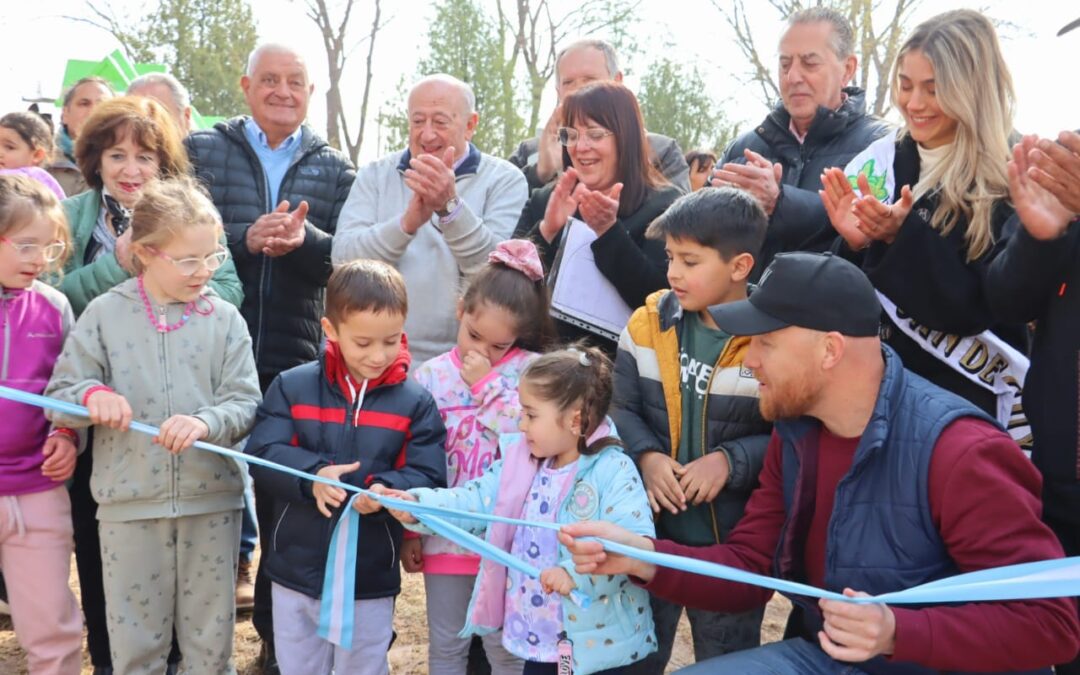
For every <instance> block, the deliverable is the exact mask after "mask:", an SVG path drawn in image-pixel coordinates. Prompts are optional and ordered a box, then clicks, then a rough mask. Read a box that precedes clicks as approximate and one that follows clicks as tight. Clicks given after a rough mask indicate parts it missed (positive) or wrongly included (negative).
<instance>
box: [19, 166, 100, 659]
mask: <svg viewBox="0 0 1080 675" xmlns="http://www.w3.org/2000/svg"><path fill="white" fill-rule="evenodd" d="M66 239H67V221H66V220H65V219H64V212H63V211H62V210H61V208H60V202H59V201H58V200H57V199H56V197H55V196H53V194H52V193H51V192H49V190H48V189H46V188H45V187H44V186H43V185H41V184H40V183H38V182H37V181H34V180H32V179H30V178H27V177H25V176H14V175H6V176H0V285H2V286H3V292H2V295H0V317H2V325H3V327H2V328H0V332H2V334H3V337H2V338H0V385H3V386H5V387H12V388H14V389H20V390H22V391H26V392H29V393H32V394H40V393H41V392H42V391H43V390H44V389H45V385H46V384H47V383H48V381H49V375H50V373H52V370H53V366H54V365H55V363H56V359H57V357H58V356H59V355H60V350H61V348H62V347H63V345H64V338H65V337H66V336H67V333H68V330H69V328H70V327H71V324H73V323H74V322H75V316H74V314H72V311H71V306H70V305H69V304H68V301H67V298H65V297H64V295H63V294H62V293H60V292H59V291H56V290H54V289H53V288H51V287H50V286H48V285H46V284H44V283H42V282H41V281H38V276H40V275H41V274H42V273H43V272H46V271H47V270H48V269H49V268H50V267H61V266H62V265H63V257H64V252H65V249H66V246H65V242H66ZM0 419H2V420H3V421H4V423H3V425H0V569H2V570H3V573H4V577H5V578H6V581H7V584H8V600H9V603H10V605H11V615H12V620H13V622H14V624H15V636H16V637H17V638H18V639H19V643H20V644H21V645H22V646H23V648H24V649H25V650H26V652H27V662H28V665H29V669H30V672H32V673H73V672H78V671H79V667H80V664H81V662H82V658H81V653H80V652H81V650H82V615H81V614H80V613H79V606H78V605H77V604H76V602H75V596H74V594H72V592H71V588H70V587H69V586H68V575H69V574H70V570H71V549H72V528H71V501H70V500H69V499H68V492H67V488H66V487H65V486H64V481H66V480H67V479H68V478H70V477H71V474H72V472H73V471H74V470H75V457H76V454H77V452H76V446H77V445H78V441H79V439H78V436H77V435H76V434H75V432H74V431H71V430H70V429H59V428H52V429H50V427H49V423H48V421H47V420H46V419H45V415H44V414H43V413H42V411H41V409H40V408H36V407H33V406H29V405H24V404H20V403H14V402H12V401H8V400H7V399H0Z"/></svg>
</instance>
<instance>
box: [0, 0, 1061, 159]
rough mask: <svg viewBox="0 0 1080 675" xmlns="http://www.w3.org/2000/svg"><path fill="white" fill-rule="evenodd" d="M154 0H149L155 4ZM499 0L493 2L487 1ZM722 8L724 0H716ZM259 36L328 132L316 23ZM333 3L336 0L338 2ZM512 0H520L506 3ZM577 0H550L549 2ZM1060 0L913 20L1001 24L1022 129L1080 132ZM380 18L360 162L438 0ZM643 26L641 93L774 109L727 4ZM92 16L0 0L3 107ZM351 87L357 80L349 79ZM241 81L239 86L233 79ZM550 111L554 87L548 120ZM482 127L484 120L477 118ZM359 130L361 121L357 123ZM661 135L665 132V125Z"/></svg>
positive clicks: (84, 34) (259, 11)
mask: <svg viewBox="0 0 1080 675" xmlns="http://www.w3.org/2000/svg"><path fill="white" fill-rule="evenodd" d="M106 1H109V2H111V6H112V7H113V8H114V9H115V10H117V11H118V12H119V13H121V14H124V13H128V15H134V14H135V13H136V12H139V11H140V10H142V9H143V8H144V7H146V6H147V4H148V3H147V2H146V0H100V2H98V3H96V4H98V5H99V6H103V5H104V3H105V2H106ZM152 1H153V0H150V2H152ZM482 1H483V2H488V3H492V2H493V1H494V0H482ZM719 1H720V2H721V3H722V4H724V3H723V0H719ZM251 4H252V7H253V9H254V11H255V15H256V19H257V28H258V31H259V37H260V39H266V40H273V41H282V42H287V43H289V44H293V45H296V47H297V49H298V51H299V52H300V53H301V54H302V55H303V56H304V57H305V58H306V60H307V62H308V65H309V70H310V72H311V76H312V79H313V81H314V83H315V87H316V91H315V95H314V97H313V99H312V102H311V107H310V109H309V114H308V119H309V121H310V123H311V124H312V125H313V126H314V127H315V128H316V129H317V130H319V131H322V130H324V129H325V103H324V100H325V99H324V98H323V97H324V95H325V91H326V83H327V75H326V57H325V54H324V52H323V51H322V42H321V38H320V36H319V33H318V32H317V29H316V27H315V25H314V23H313V22H312V21H311V20H310V19H308V18H307V17H306V16H305V15H304V5H305V3H304V2H303V0H252V2H251ZM331 4H333V0H331ZM370 4H371V3H370V2H369V1H368V0H359V1H358V2H357V5H358V8H359V9H357V10H354V20H353V22H352V26H353V31H354V32H355V33H356V35H357V37H359V34H360V33H362V32H364V30H365V29H366V28H367V27H368V26H369V25H370V23H371V15H370V14H369V13H368V11H367V6H368V5H370ZM510 4H512V3H510ZM568 4H569V3H568V2H565V1H564V2H562V3H561V4H560V2H559V0H553V6H555V7H556V8H558V7H565V6H567V5H568ZM1070 4H1074V3H1066V2H1060V0H1027V1H1026V2H1015V1H1014V0H983V2H981V3H979V4H977V5H975V4H971V3H964V2H956V1H954V0H923V2H922V3H921V4H920V5H919V6H918V7H917V9H916V10H915V12H913V14H912V18H911V20H910V22H909V25H910V26H912V27H913V26H914V25H915V24H916V23H918V22H920V21H923V20H925V19H928V18H930V17H932V16H933V15H935V14H937V13H938V12H941V11H945V10H948V9H956V8H960V7H972V8H976V9H980V10H982V11H984V12H985V13H986V14H987V15H989V16H990V17H991V18H993V19H995V20H997V21H998V22H1000V23H999V25H1000V29H999V30H1000V36H1001V41H1002V49H1003V51H1004V53H1005V59H1006V61H1007V62H1008V63H1009V66H1010V68H1011V70H1012V74H1013V79H1014V82H1015V84H1016V89H1017V95H1018V100H1019V103H1018V110H1017V118H1016V127H1017V128H1018V129H1019V130H1020V131H1022V132H1024V133H1038V134H1041V135H1054V134H1056V133H1057V132H1058V131H1060V130H1062V129H1066V128H1069V129H1072V128H1077V127H1080V86H1078V85H1080V80H1078V78H1077V76H1076V70H1075V68H1076V66H1075V64H1076V63H1077V62H1078V61H1080V29H1078V30H1075V31H1073V32H1071V33H1069V34H1067V35H1065V36H1063V37H1055V35H1056V33H1057V31H1058V29H1060V28H1061V27H1062V26H1063V25H1065V24H1066V23H1068V22H1069V21H1071V20H1072V19H1075V18H1077V17H1078V16H1080V7H1074V8H1073V9H1069V8H1068V5H1070ZM383 5H384V14H387V15H389V16H390V20H389V22H388V24H387V26H386V28H385V29H384V30H383V32H381V33H380V34H379V37H378V40H377V42H376V50H375V58H374V61H375V66H374V75H373V80H372V97H371V104H370V119H369V122H368V133H367V135H366V138H365V141H364V146H363V148H362V149H361V155H360V159H361V161H368V160H371V159H374V158H376V157H378V156H379V155H380V154H382V153H384V152H389V151H391V150H392V148H387V147H382V146H385V143H382V142H381V140H382V139H381V137H380V134H379V130H378V127H377V125H376V124H375V122H374V119H375V116H376V115H377V114H378V112H379V110H380V108H382V107H385V108H387V109H390V108H395V107H397V106H398V105H399V102H398V100H397V98H398V95H397V85H398V82H399V80H400V79H401V78H402V77H405V78H406V80H408V79H410V78H412V77H413V76H414V75H415V73H416V65H417V63H418V62H419V60H420V59H421V58H423V57H424V56H425V55H426V54H427V53H428V52H429V49H430V47H429V45H428V44H426V41H425V40H426V32H427V31H426V27H427V22H428V21H429V20H430V17H431V16H432V14H433V12H432V5H433V2H432V0H407V1H403V0H383ZM747 5H749V6H750V21H751V26H752V29H753V32H754V35H755V38H756V39H757V40H758V43H759V45H760V46H761V48H762V51H763V52H764V53H765V56H767V57H768V60H767V62H768V63H773V62H775V45H776V43H777V41H778V40H779V36H780V33H781V32H782V30H783V26H782V22H781V21H780V19H779V18H778V16H777V15H776V13H775V11H774V10H772V8H771V7H769V6H768V4H767V3H765V2H761V0H748V1H747ZM640 12H641V19H642V20H641V22H640V23H639V24H638V28H637V30H636V31H635V37H636V39H637V41H638V47H639V50H638V53H636V54H633V55H625V54H624V55H622V56H623V58H624V60H625V61H627V63H626V70H627V71H628V74H627V78H626V84H627V85H628V86H629V87H631V89H633V88H634V87H635V86H636V84H637V77H636V74H637V73H640V72H641V71H642V70H643V69H644V68H645V66H646V65H647V64H648V63H649V62H650V61H651V60H652V59H653V58H656V57H657V56H659V55H661V54H667V55H670V56H671V57H672V58H674V59H675V60H678V61H683V62H688V63H689V62H694V63H696V64H697V65H698V67H699V68H700V69H701V71H702V72H703V74H704V75H705V77H706V82H707V85H708V87H709V89H710V94H711V95H712V96H713V98H714V99H716V101H717V103H718V105H720V106H721V107H723V109H724V110H725V112H726V113H727V115H728V117H729V118H731V119H732V120H734V121H739V122H742V123H743V126H744V127H745V126H747V125H750V124H755V123H757V122H758V121H759V120H760V119H761V118H762V117H763V116H764V115H765V114H766V113H767V108H766V106H765V104H764V103H763V102H762V101H761V99H760V98H759V97H758V95H757V92H756V88H754V87H748V86H745V85H743V84H741V83H740V82H739V81H738V79H737V77H736V76H738V75H740V74H742V73H743V70H744V68H745V61H744V59H743V58H742V57H741V55H740V54H739V53H738V52H737V50H736V48H735V46H734V45H733V40H732V38H731V36H730V29H729V28H728V27H727V25H726V24H725V23H724V20H723V18H722V16H721V15H720V13H719V11H718V10H717V9H716V8H715V6H714V5H713V3H712V2H711V1H710V0H675V1H674V2H673V1H672V0H642V3H641V6H640ZM72 16H81V17H88V16H90V13H89V11H88V10H87V6H86V3H85V2H84V1H83V0H39V1H37V2H16V1H15V0H3V2H0V25H2V26H4V28H5V31H4V32H5V39H4V40H3V41H2V42H0V82H3V83H4V84H5V86H4V87H3V88H2V89H3V91H0V112H6V111H10V110H18V109H24V108H25V106H26V104H25V103H24V102H23V101H22V100H21V99H22V98H24V97H36V96H39V95H40V94H41V93H44V94H45V95H46V96H53V95H57V94H58V93H59V92H58V89H59V87H60V85H61V82H62V78H63V70H64V65H65V64H66V62H67V59H69V58H79V59H94V60H98V59H101V58H104V57H105V56H106V55H107V54H109V53H110V52H111V51H112V50H114V49H116V48H117V47H118V46H119V45H118V44H117V43H116V41H115V40H114V39H113V38H112V36H111V35H109V34H108V33H107V32H105V31H102V30H100V29H97V28H94V27H92V26H89V25H87V24H86V23H80V22H77V21H74V20H72V19H71V18H69V17H72ZM365 50H366V46H363V45H360V46H359V48H358V49H357V50H356V52H355V56H354V60H355V62H356V63H355V64H354V65H352V66H350V68H349V69H348V70H346V86H345V87H344V92H343V93H344V97H345V100H346V101H347V102H349V101H354V102H355V106H356V109H359V105H360V95H361V90H360V86H361V82H362V78H363V75H364V73H363V63H362V61H363V57H364V54H365ZM353 83H355V86H350V85H352V84H353ZM237 86H239V85H237ZM552 106H554V91H553V89H552V86H551V85H550V84H549V86H548V91H547V92H546V94H545V98H544V105H543V109H542V110H541V123H543V120H545V119H546V118H547V115H548V113H549V111H550V109H551V107H552ZM481 123H483V122H482V121H481ZM353 126H355V122H354V123H353ZM657 131H660V132H663V130H662V129H659V130H657Z"/></svg>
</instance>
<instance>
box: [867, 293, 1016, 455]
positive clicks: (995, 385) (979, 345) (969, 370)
mask: <svg viewBox="0 0 1080 675" xmlns="http://www.w3.org/2000/svg"><path fill="white" fill-rule="evenodd" d="M877 295H878V300H880V301H881V307H882V309H884V310H885V313H886V314H888V315H889V318H890V319H892V322H893V323H894V324H896V326H897V328H899V329H900V330H902V331H903V332H904V335H907V336H908V337H909V338H911V339H912V340H913V341H914V342H915V344H917V345H919V347H921V348H922V349H924V350H925V351H927V352H929V353H930V354H932V355H933V356H934V357H935V358H937V359H938V360H939V361H941V362H942V363H944V364H946V365H947V366H949V367H950V368H952V369H953V370H955V371H956V372H957V373H959V374H961V375H963V376H964V377H965V378H967V379H968V380H969V381H971V382H973V383H974V384H977V385H979V386H980V387H982V388H983V389H986V390H987V391H990V392H992V393H993V394H994V395H995V396H996V397H997V415H996V417H997V420H998V422H1000V423H1001V426H1003V427H1005V429H1006V430H1007V431H1008V432H1009V435H1010V436H1012V438H1013V440H1014V441H1016V442H1017V443H1018V444H1019V445H1020V447H1021V448H1022V449H1023V450H1024V452H1025V454H1027V455H1029V456H1030V454H1031V426H1030V424H1028V421H1027V416H1026V415H1025V414H1024V406H1023V401H1022V397H1023V393H1024V378H1025V377H1026V376H1027V371H1028V358H1027V357H1026V356H1024V355H1023V354H1021V353H1020V352H1018V351H1017V350H1016V349H1014V348H1013V347H1012V346H1011V345H1010V344H1009V343H1007V342H1005V341H1004V340H1002V339H1001V338H999V337H998V336H996V335H994V334H993V333H991V332H990V331H988V330H986V331H983V332H981V333H979V334H978V335H969V336H966V337H965V336H961V335H949V334H947V333H942V332H941V331H937V330H930V329H929V328H926V327H925V326H921V325H919V323H918V322H917V321H915V320H914V319H912V318H911V317H909V316H907V315H905V314H904V313H903V310H902V309H899V308H898V307H897V306H896V305H895V304H894V303H893V302H892V301H891V300H889V299H888V298H887V297H885V294H884V293H881V292H880V291H879V292H878V294H877Z"/></svg>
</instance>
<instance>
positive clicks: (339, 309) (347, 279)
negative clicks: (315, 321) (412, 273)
mask: <svg viewBox="0 0 1080 675" xmlns="http://www.w3.org/2000/svg"><path fill="white" fill-rule="evenodd" d="M352 312H374V313H376V314H379V313H381V312H389V313H394V314H400V315H401V316H407V315H408V313H409V298H408V294H407V293H406V292H405V279H404V278H402V276H401V273H400V272H398V271H397V270H396V269H394V268H393V267H392V266H390V265H387V264H386V263H384V262H380V261H378V260H354V261H352V262H349V263H345V264H344V265H339V266H337V267H335V268H334V272H333V274H331V275H330V280H329V281H327V282H326V310H325V312H324V314H325V315H326V318H327V319H329V320H330V323H332V324H334V325H335V326H337V325H339V324H340V323H341V322H342V321H344V320H345V318H346V317H347V316H348V315H349V314H351V313H352Z"/></svg>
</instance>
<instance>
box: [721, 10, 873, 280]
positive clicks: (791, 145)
mask: <svg viewBox="0 0 1080 675" xmlns="http://www.w3.org/2000/svg"><path fill="white" fill-rule="evenodd" d="M854 46H855V36H854V33H853V31H852V28H851V24H850V23H848V21H847V19H846V18H845V17H844V16H843V15H842V14H840V13H839V12H837V11H836V10H833V9H829V8H825V7H813V8H810V9H806V10H802V11H799V12H796V13H795V14H792V15H791V16H790V17H789V18H788V29H787V31H786V32H785V33H784V35H783V37H782V38H781V39H780V64H779V68H780V72H779V85H780V96H781V99H782V101H781V103H780V104H778V105H777V106H776V108H775V109H774V110H773V111H772V112H770V113H769V115H768V117H766V118H765V120H764V121H762V123H761V124H759V125H758V126H757V127H755V128H754V129H752V130H751V131H748V132H746V133H745V134H743V135H742V136H740V137H739V138H737V139H735V142H733V143H732V144H731V145H730V146H728V148H727V150H726V151H725V152H724V156H723V157H721V158H720V161H719V162H717V164H716V171H714V172H713V176H712V180H711V184H712V185H714V186H720V185H733V186H735V187H739V188H742V189H744V190H747V191H749V192H750V193H751V194H752V195H754V197H756V198H757V200H758V202H760V203H761V206H762V208H764V209H765V213H766V214H768V216H769V230H768V233H767V235H766V237H765V245H764V246H763V247H762V250H761V259H760V260H759V261H758V264H756V265H754V273H753V275H752V281H756V280H757V277H758V276H759V275H760V274H761V271H762V270H764V269H765V268H766V267H768V266H769V262H771V261H772V258H773V256H774V255H776V254H777V253H780V252H782V251H795V250H812V251H824V250H828V248H829V245H830V244H831V243H832V241H833V239H834V238H835V234H836V233H835V232H833V231H832V228H831V227H830V226H829V219H828V216H827V215H826V213H825V208H824V206H822V203H821V198H820V197H819V196H818V190H820V189H821V174H822V173H823V172H824V171H825V169H827V168H830V167H834V166H840V167H843V166H846V165H847V163H848V162H849V161H850V160H851V158H852V157H854V156H855V155H857V154H858V153H859V152H860V151H862V150H863V149H864V148H866V147H867V146H868V145H870V143H871V142H873V141H874V140H876V139H878V138H880V137H881V136H883V135H885V132H886V131H888V126H887V125H886V124H885V123H884V122H882V121H881V120H879V119H877V118H875V117H872V116H870V115H868V114H867V113H866V93H865V92H864V91H863V90H862V89H859V88H858V87H849V86H847V84H848V83H849V82H850V81H851V78H852V77H853V76H854V74H855V69H856V67H857V65H858V59H857V58H856V56H855V53H854Z"/></svg>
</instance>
